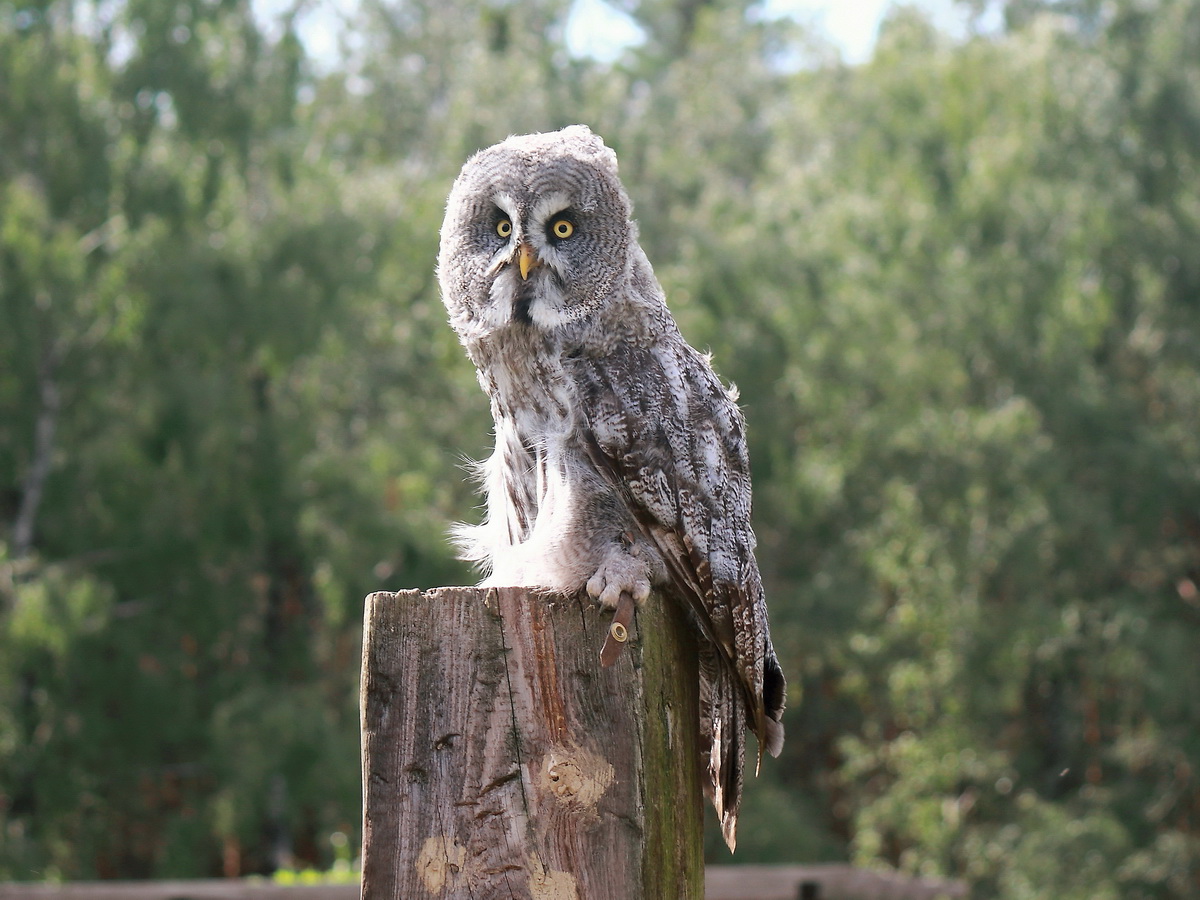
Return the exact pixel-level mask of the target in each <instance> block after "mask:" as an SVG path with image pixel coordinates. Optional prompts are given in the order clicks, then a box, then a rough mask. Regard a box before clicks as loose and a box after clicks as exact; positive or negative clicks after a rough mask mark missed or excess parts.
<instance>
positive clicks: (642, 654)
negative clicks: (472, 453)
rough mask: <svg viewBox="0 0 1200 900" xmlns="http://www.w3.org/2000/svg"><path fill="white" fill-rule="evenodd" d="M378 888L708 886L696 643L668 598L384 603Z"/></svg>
mask: <svg viewBox="0 0 1200 900" xmlns="http://www.w3.org/2000/svg"><path fill="white" fill-rule="evenodd" d="M364 618H365V622H364V633H363V671H362V686H361V708H362V749H363V859H362V896H363V900H393V898H404V900H417V898H426V897H428V898H439V900H442V898H457V897H463V898H466V897H472V898H487V897H505V898H508V897H514V898H529V900H584V898H587V900H638V898H647V900H649V898H655V900H659V898H694V900H701V898H702V897H703V896H704V876H703V855H702V825H703V810H702V806H701V790H702V789H701V784H702V782H701V778H700V776H701V772H700V755H699V749H698V735H697V727H698V726H697V723H698V698H697V672H696V653H695V641H694V638H693V636H692V634H691V631H690V630H689V628H688V627H687V625H686V623H685V622H684V621H683V619H682V616H681V615H680V613H679V612H678V611H677V610H676V609H675V608H674V606H673V604H671V603H669V602H668V601H666V600H664V599H663V598H661V597H659V596H658V595H654V596H652V597H651V598H650V599H649V600H648V601H647V602H646V603H645V604H644V605H642V606H641V607H640V608H639V609H638V611H637V613H636V617H635V619H634V622H633V624H632V625H631V626H630V627H629V629H628V631H629V636H628V640H627V643H626V645H625V649H624V651H623V652H622V653H621V655H620V657H619V658H618V659H617V660H616V661H615V663H613V664H612V665H611V666H610V667H607V668H606V667H602V666H601V662H600V658H599V653H600V648H601V646H602V645H603V644H604V642H605V638H606V637H607V636H608V634H609V624H610V622H611V619H612V614H611V612H605V611H602V610H600V609H599V608H598V607H597V606H596V604H595V603H594V602H593V601H591V600H590V599H581V598H576V597H568V596H563V595H559V594H546V593H543V592H537V591H532V590H529V589H525V588H438V589H434V590H431V591H425V592H421V591H402V592H399V593H386V592H380V593H375V594H372V595H371V596H370V597H368V598H367V607H366V612H365V617H364Z"/></svg>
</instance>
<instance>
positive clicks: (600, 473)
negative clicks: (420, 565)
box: [438, 126, 785, 849]
mask: <svg viewBox="0 0 1200 900" xmlns="http://www.w3.org/2000/svg"><path fill="white" fill-rule="evenodd" d="M631 214H632V210H631V205H630V202H629V198H628V196H627V194H626V193H625V189H624V187H623V186H622V185H621V182H620V180H619V178H618V175H617V160H616V156H615V154H614V153H613V152H612V151H611V150H610V149H609V148H608V147H606V146H605V145H604V143H603V141H601V140H600V138H599V137H597V136H596V135H594V134H592V132H591V131H590V130H588V129H587V128H586V127H584V126H572V127H570V128H566V129H564V130H562V131H559V132H554V133H551V134H537V135H523V136H519V137H512V138H509V139H508V140H506V141H504V142H502V143H500V144H497V145H495V146H493V147H489V148H487V149H486V150H482V151H480V152H479V153H477V154H475V156H473V157H471V159H470V160H468V161H467V163H466V165H465V166H464V167H463V170H462V172H461V174H460V175H459V177H458V179H457V180H456V181H455V183H454V187H453V188H452V190H451V192H450V198H449V200H448V202H447V209H446V219H445V222H444V224H443V226H442V234H441V249H440V252H439V257H438V279H439V283H440V285H441V289H442V298H443V301H444V302H445V304H446V308H447V310H448V312H449V314H450V322H451V324H452V325H453V327H454V329H455V330H456V331H457V332H458V335H459V338H460V339H461V340H462V343H463V346H464V347H465V348H466V351H467V354H468V355H469V356H470V358H471V360H472V362H474V364H475V367H476V370H477V372H478V377H479V383H480V385H481V387H482V388H483V390H484V391H485V392H486V393H487V395H488V397H489V398H490V399H491V406H492V417H493V419H494V420H495V436H496V444H495V450H494V452H493V454H492V456H491V457H490V458H489V459H488V460H487V461H486V462H485V463H483V464H481V477H482V480H483V482H484V488H485V491H486V494H487V515H486V518H485V520H484V522H483V523H482V524H481V525H477V526H459V528H458V529H457V532H456V537H457V540H458V543H459V545H460V548H461V551H462V553H463V555H464V557H466V558H468V559H471V560H474V561H475V562H476V563H478V564H479V565H480V566H481V567H482V568H483V569H484V570H485V572H486V573H487V574H488V577H487V580H486V581H485V584H508V585H523V586H531V587H542V588H549V589H555V590H562V591H568V592H574V591H580V590H584V589H586V590H587V591H588V592H589V593H590V594H592V595H593V596H595V597H597V598H598V600H599V601H600V602H601V603H604V604H606V605H610V606H613V605H615V604H616V601H617V598H618V597H619V595H620V593H621V591H623V590H627V591H629V592H630V593H631V594H633V595H634V597H635V598H636V599H637V600H638V601H639V602H641V601H643V600H644V599H645V598H646V596H647V595H648V594H649V592H650V589H651V586H657V587H661V588H663V589H664V590H665V592H666V593H667V594H668V595H669V596H670V597H672V598H673V599H674V600H675V601H676V602H679V603H681V604H682V605H683V607H684V608H685V609H686V610H687V611H688V612H689V614H690V618H691V620H692V621H693V622H694V623H695V625H696V627H697V629H698V630H699V633H700V639H701V641H700V642H701V654H700V657H701V658H700V698H701V711H700V722H699V723H698V725H699V728H700V736H701V747H702V751H703V753H704V760H703V761H704V764H705V766H706V768H707V772H708V785H707V790H706V793H707V794H708V796H709V798H710V800H711V801H712V803H713V805H714V807H715V808H716V810H717V813H718V815H719V817H720V819H721V826H722V830H723V832H724V835H725V839H726V841H727V843H728V844H729V846H730V848H731V849H732V848H733V846H734V843H735V832H736V826H737V814H738V807H739V804H740V802H741V791H742V771H743V767H744V757H745V732H746V730H747V729H749V730H751V731H753V732H754V733H755V734H756V735H757V737H758V743H759V759H760V760H761V757H762V752H763V750H766V751H767V752H768V753H770V754H771V755H773V756H777V755H778V754H779V752H780V749H781V747H782V745H783V725H782V722H781V719H782V714H783V706H784V692H785V684H784V678H783V673H782V671H781V670H780V667H779V662H778V660H777V658H776V656H775V651H774V648H773V647H772V645H771V638H770V633H769V630H768V625H767V607H766V601H765V598H764V594H763V587H762V579H761V578H760V576H759V571H758V565H757V563H756V561H755V558H754V546H755V539H754V533H753V531H752V530H751V527H750V471H749V461H748V458H747V454H746V442H745V422H744V420H743V417H742V413H741V411H740V410H739V409H738V407H737V403H736V395H734V394H733V393H732V392H730V391H726V390H725V389H724V388H723V386H722V385H721V383H720V381H719V379H718V378H717V376H716V375H715V374H714V372H713V370H712V368H711V366H710V365H709V362H708V360H707V359H706V358H705V357H704V356H702V355H701V354H699V353H697V352H696V351H695V350H694V349H692V348H691V347H690V346H688V344H687V343H686V342H685V341H684V340H683V337H682V336H681V335H680V333H679V329H678V327H677V326H676V324H675V321H674V319H673V318H672V316H671V314H670V312H669V311H668V309H667V306H666V302H665V299H664V297H663V292H662V289H661V288H660V287H659V284H658V281H657V280H656V279H655V277H654V272H653V270H652V269H651V266H650V263H649V261H648V260H647V259H646V256H645V254H644V253H643V252H642V249H641V247H640V246H639V244H638V241H637V228H636V226H635V225H634V223H633V221H632V218H631ZM563 222H566V223H567V225H562V224H561V223H563ZM522 254H524V256H525V261H524V262H525V265H526V266H529V267H531V268H529V269H528V270H527V271H526V272H524V273H523V272H522V271H521V265H522V262H521V257H522Z"/></svg>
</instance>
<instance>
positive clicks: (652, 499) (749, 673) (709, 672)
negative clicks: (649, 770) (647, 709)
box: [576, 340, 784, 849]
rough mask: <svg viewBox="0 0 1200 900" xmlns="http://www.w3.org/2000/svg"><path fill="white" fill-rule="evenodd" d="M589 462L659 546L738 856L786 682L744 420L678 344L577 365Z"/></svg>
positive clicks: (714, 781)
mask: <svg viewBox="0 0 1200 900" xmlns="http://www.w3.org/2000/svg"><path fill="white" fill-rule="evenodd" d="M576 363H577V369H576V378H577V384H578V385H579V388H580V391H581V393H582V399H583V407H584V410H585V415H586V416H587V421H586V422H585V423H583V425H584V431H585V438H584V440H585V445H586V446H587V448H588V456H589V459H590V460H591V462H592V464H593V465H594V466H595V467H596V469H597V471H598V472H600V473H601V474H602V475H603V476H604V477H605V478H606V479H607V480H608V482H609V483H610V484H611V485H612V486H613V487H614V489H615V490H616V492H617V493H618V495H619V496H620V497H621V498H622V499H623V500H624V502H625V504H626V506H627V507H628V508H629V510H630V512H631V513H632V515H633V517H634V518H635V519H636V521H637V522H638V523H639V525H640V527H641V530H642V532H643V534H644V536H645V537H646V538H647V539H648V540H649V541H650V542H651V543H652V544H653V545H654V546H655V547H656V548H657V549H658V551H659V553H660V555H661V556H662V559H663V560H664V562H665V564H666V566H667V570H668V573H669V575H670V579H671V586H672V588H673V589H674V590H673V593H674V594H675V595H676V596H677V597H678V598H679V599H680V600H681V601H682V602H683V603H684V604H685V605H686V606H687V607H688V608H689V609H690V611H691V613H692V618H693V619H694V620H695V621H696V622H697V624H698V625H699V627H700V629H701V631H702V633H703V637H704V640H702V641H701V642H700V643H701V647H700V670H701V671H700V676H701V689H700V704H701V709H700V715H701V742H702V743H701V749H702V751H703V752H704V754H705V759H706V760H707V762H708V770H709V771H708V774H709V784H708V785H707V791H706V792H707V793H708V794H709V797H710V799H711V800H712V802H713V805H714V807H715V808H716V810H717V814H718V815H719V816H720V818H721V825H722V830H723V832H724V834H725V839H726V842H727V843H728V844H729V845H730V848H731V849H732V847H733V844H734V832H735V828H736V824H737V812H738V806H739V804H740V800H741V790H742V768H743V765H744V762H743V761H744V755H745V749H744V744H745V730H746V728H747V727H750V728H752V729H753V730H754V732H755V734H756V735H757V736H758V739H759V758H760V759H761V756H762V751H763V749H766V750H767V751H768V752H770V753H771V754H772V755H775V756H777V755H778V754H779V751H780V748H781V747H782V744H783V726H782V724H781V723H780V718H781V716H782V712H783V692H784V679H783V673H782V671H781V670H780V668H779V663H778V661H777V659H776V657H775V651H774V648H773V647H772V646H771V640H770V636H769V634H768V632H767V612H766V603H765V600H764V597H763V589H762V580H761V578H760V576H759V572H758V566H757V563H756V562H755V559H754V534H753V531H752V530H751V528H750V474H749V463H748V460H747V454H746V446H745V433H744V425H743V420H742V415H741V412H740V410H738V408H737V405H736V404H735V403H734V401H733V399H732V398H731V397H730V396H729V395H728V394H727V393H726V391H725V389H724V388H723V387H722V385H721V383H720V381H719V380H718V379H717V377H716V375H715V374H714V373H713V371H712V369H711V368H710V367H709V365H708V363H707V361H706V360H705V359H704V358H703V357H702V356H700V355H699V354H698V353H697V352H696V351H695V350H693V349H692V348H691V347H689V346H688V345H687V344H685V343H683V342H682V341H681V340H680V341H677V342H671V343H660V344H656V345H653V346H651V347H629V346H627V347H623V348H620V349H618V350H617V351H615V352H614V353H611V354H609V355H606V356H604V357H603V358H600V359H589V358H586V357H584V358H580V359H578V360H576Z"/></svg>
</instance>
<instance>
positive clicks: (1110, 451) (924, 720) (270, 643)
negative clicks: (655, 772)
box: [0, 0, 1200, 898]
mask: <svg viewBox="0 0 1200 900" xmlns="http://www.w3.org/2000/svg"><path fill="white" fill-rule="evenodd" d="M618 6H619V8H621V9H623V10H624V11H626V12H627V13H628V14H630V15H631V16H632V17H633V19H634V20H635V21H636V22H637V23H638V24H639V25H640V27H641V28H642V30H643V32H644V34H645V35H646V37H645V40H644V41H643V42H642V43H641V44H639V45H638V46H635V47H631V48H630V49H629V50H627V51H626V52H625V53H624V54H623V55H622V56H621V57H620V58H619V59H618V60H616V61H615V62H614V63H611V64H608V63H600V62H597V61H595V60H591V59H586V58H575V57H572V56H571V54H570V53H569V52H568V48H567V47H566V45H565V38H564V35H565V23H566V18H567V16H568V14H569V12H570V4H569V3H568V2H566V0H515V2H511V3H502V4H455V3H449V4H447V3H432V2H429V3H426V2H420V0H403V2H400V0H397V2H382V0H370V2H366V3H363V4H361V5H360V7H359V8H358V10H357V12H356V13H354V14H353V15H351V16H350V18H349V19H348V20H347V21H346V22H345V25H344V31H343V33H342V51H341V54H340V56H339V57H338V58H337V59H336V60H322V61H320V62H319V63H318V62H316V61H314V60H311V59H309V58H308V56H307V51H306V49H305V47H304V46H303V44H302V43H301V41H300V39H299V37H298V36H297V27H298V22H299V21H300V19H301V17H302V16H303V14H304V9H305V8H304V7H303V6H302V5H299V4H298V5H295V6H293V7H291V8H289V9H288V10H287V11H285V13H284V14H283V15H282V16H280V17H279V18H278V21H275V22H261V21H260V20H259V19H258V18H256V17H255V16H254V15H253V14H252V11H251V9H250V8H249V6H248V5H247V4H246V3H244V2H237V0H173V2H170V3H163V2H158V0H155V2H149V0H42V2H29V0H7V2H0V96H2V97H3V98H4V105H3V107H0V305H2V307H3V321H4V323H5V325H6V327H5V328H4V329H0V360H2V363H3V364H2V365H0V477H2V478H3V481H2V483H0V522H2V523H3V524H2V525H0V542H2V543H0V833H2V834H3V840H0V877H18V878H40V877H71V878H75V877H95V876H101V877H105V876H118V875H119V876H125V877H131V876H150V875H155V876H168V875H170V876H189V875H212V874H222V873H224V874H239V873H246V872H268V871H271V870H273V869H275V868H278V867H280V866H283V865H297V864H305V865H307V864H311V865H318V866H327V865H329V864H330V863H331V861H332V860H333V858H334V856H335V847H334V843H333V842H334V840H335V838H334V836H335V835H339V834H348V835H349V840H350V843H351V845H353V844H354V843H355V842H356V840H357V834H356V829H357V822H358V815H359V810H358V803H359V798H358V784H357V779H358V755H357V725H356V718H357V709H356V695H355V688H356V677H357V660H358V649H359V648H358V641H359V628H360V625H359V622H360V606H359V604H360V602H361V598H362V597H363V596H364V595H365V594H366V593H368V592H369V591H371V590H375V589H380V588H383V589H397V588H403V587H429V586H433V585H437V584H451V583H459V582H463V581H465V580H468V579H470V578H471V577H472V576H471V575H470V573H469V572H467V571H466V570H465V569H464V568H463V567H462V566H461V565H460V564H459V563H457V562H455V561H454V560H453V559H452V558H451V555H450V551H449V548H448V546H447V545H446V543H445V541H444V539H443V537H442V535H443V534H444V530H445V527H446V525H447V523H449V522H451V521H454V520H456V519H471V518H472V517H473V516H475V515H476V512H475V510H474V505H475V504H476V502H477V500H476V498H475V497H474V494H473V492H472V490H471V487H470V485H469V484H466V483H464V472H463V470H462V467H461V458H462V455H464V454H466V455H473V456H480V455H482V454H483V453H485V452H486V445H487V436H488V435H487V421H488V419H487V411H486V407H485V402H484V397H483V395H482V393H481V392H479V390H478V387H477V385H476V384H475V381H474V375H473V372H472V371H471V368H470V365H469V363H468V362H467V361H466V359H465V357H464V355H463V354H462V353H461V350H460V348H459V347H458V346H457V345H456V342H455V340H454V336H453V333H452V331H451V330H450V329H449V327H448V326H447V325H446V324H445V321H444V311H443V309H442V306H441V303H440V300H439V298H438V296H437V292H436V288H435V281H434V277H433V261H434V257H435V254H436V245H437V229H438V227H439V225H440V221H441V215H442V209H443V204H444V200H445V195H446V192H447V191H448V188H449V184H450V182H451V180H452V178H453V176H454V174H455V173H456V172H457V170H458V168H459V166H460V165H461V163H462V161H463V160H464V159H465V157H466V156H467V155H468V154H469V153H471V152H473V151H474V150H475V149H477V148H479V147H481V146H485V145H488V144H490V143H492V142H494V141H496V140H499V139H502V138H503V137H505V136H506V135H507V134H509V133H514V132H521V131H528V130H546V129H552V128H557V127H560V126H562V125H566V124H569V123H571V122H575V121H583V122H587V123H589V124H590V125H592V127H593V128H595V129H596V130H597V131H599V132H600V133H602V134H603V135H604V136H605V138H606V140H607V141H608V142H609V143H610V145H612V146H613V147H614V148H615V149H616V150H617V152H618V155H619V157H620V159H621V165H622V172H623V177H624V180H625V182H626V184H627V185H628V186H629V188H630V190H631V193H632V194H633V198H634V203H635V210H636V213H637V216H638V218H639V221H640V224H641V231H642V241H643V244H644V245H645V246H646V247H647V250H648V252H649V253H650V255H651V258H652V259H653V261H654V264H655V266H656V269H657V271H658V274H659V277H660V279H661V280H662V282H663V284H664V287H665V288H666V290H667V293H668V297H669V299H670V302H671V304H672V307H673V309H674V310H675V313H676V315H677V317H678V318H679V320H680V323H681V326H682V328H683V330H684V333H685V335H686V336H687V337H688V338H689V340H690V341H691V342H692V343H694V344H697V345H700V346H707V347H709V348H711V349H712V351H713V353H714V355H715V362H716V366H717V368H718V370H719V371H720V372H721V373H722V374H723V376H725V377H726V378H728V379H730V380H732V381H735V382H736V383H737V384H738V385H739V386H740V387H741V389H742V395H743V398H744V403H745V406H746V411H747V416H748V419H749V422H750V439H751V442H752V447H751V457H752V459H753V460H754V476H755V484H756V503H757V505H756V527H757V529H758V532H759V537H760V561H761V563H762V568H763V572H764V576H765V578H766V580H767V583H768V595H769V598H770V603H771V608H772V621H773V626H774V627H773V630H774V632H775V636H776V643H777V645H778V649H779V651H780V655H781V659H782V661H783V663H784V667H785V670H786V671H787V672H788V674H789V676H790V682H791V690H792V696H791V698H790V708H789V712H788V723H787V724H788V733H789V741H788V744H787V746H786V747H785V751H784V756H783V757H782V758H781V760H779V761H778V762H777V764H773V765H770V764H769V765H766V766H764V769H763V775H762V777H761V778H760V779H758V780H757V781H755V782H753V783H752V784H751V785H749V786H748V796H747V800H746V804H745V806H744V814H743V827H742V829H740V834H739V837H740V840H739V853H738V856H737V858H736V860H735V861H739V862H741V861H745V862H750V861H789V862H792V861H801V860H839V859H849V860H853V861H855V862H857V863H861V864H864V865H892V866H896V867H899V868H902V869H905V870H907V871H911V872H917V873H922V874H934V875H948V876H954V877H963V878H967V879H969V880H970V881H971V882H972V884H973V889H974V891H975V893H977V894H978V895H979V896H984V897H987V896H995V897H1004V898H1032V897H1047V898H1050V897H1053V898H1063V897H1076V896H1077V897H1081V898H1082V897H1088V898H1093V897H1121V898H1129V897H1133V898H1137V897H1145V898H1184V897H1188V896H1191V895H1192V894H1194V893H1195V892H1196V890H1197V889H1198V887H1200V838H1198V836H1197V828H1198V820H1197V817H1198V816H1200V784H1198V782H1197V775H1196V772H1197V770H1198V767H1200V738H1198V735H1200V708H1198V707H1197V700H1196V698H1197V697H1200V660H1198V658H1197V656H1196V654H1195V652H1194V649H1193V648H1194V647H1195V646H1197V644H1198V638H1200V634H1198V633H1197V632H1198V631H1200V589H1198V588H1197V583H1198V582H1200V519H1198V518H1197V513H1196V510H1197V509H1198V508H1200V503H1198V502H1197V501H1198V500H1200V451H1197V449H1196V446H1195V440H1194V435H1193V432H1194V427H1193V423H1194V422H1195V421H1197V420H1198V419H1200V378H1198V375H1200V353H1198V351H1197V349H1196V348H1197V347H1198V346H1200V342H1198V340H1197V338H1198V337H1200V321H1198V312H1197V310H1198V309H1200V305H1198V304H1200V257H1198V256H1197V254H1196V253H1195V252H1194V248H1195V247H1196V246H1197V244H1198V238H1200V187H1198V185H1200V181H1198V180H1197V178H1196V173H1197V170H1198V169H1200V159H1198V156H1200V96H1198V94H1197V91H1198V88H1197V85H1200V71H1198V66H1200V4H1197V3H1196V2H1195V0H1156V2H1153V3H1149V4H1147V3H1133V2H1124V0H1121V2H1117V3H1115V4H1091V3H1084V4H1062V3H1041V2H1039V3H1031V2H1024V0H1023V2H1020V3H1017V2H1013V3H1008V4H1004V5H1003V8H1002V10H1001V11H1002V13H1003V15H1002V16H1001V18H1002V19H1003V21H1004V23H1005V24H1004V27H1003V28H1002V29H1001V30H998V31H996V32H994V33H984V34H976V35H973V36H969V37H966V38H962V39H951V38H950V37H948V36H946V35H943V34H940V33H938V31H937V30H936V29H935V28H934V27H933V26H932V25H931V24H930V23H929V22H928V21H927V20H926V19H925V18H924V17H923V16H922V14H921V13H920V12H918V11H916V10H913V9H907V8H903V7H901V8H897V9H894V10H893V11H892V13H891V14H890V15H889V17H888V19H887V21H886V23H885V26H884V28H883V30H882V33H881V35H880V40H879V43H878V46H877V47H876V50H875V52H874V55H873V57H872V58H871V59H870V60H869V61H868V62H866V63H864V64H862V65H856V66H848V65H846V64H844V63H842V62H841V61H840V60H839V59H838V58H837V56H836V53H834V52H833V51H832V50H831V49H830V48H829V47H827V46H823V45H822V44H821V43H820V42H819V41H817V40H815V39H813V38H812V37H811V36H810V35H807V34H806V33H804V32H803V31H802V30H801V29H800V28H799V27H797V26H796V25H795V24H794V23H791V22H790V21H775V20H772V19H771V18H770V17H769V16H768V15H767V14H766V13H765V12H764V9H763V7H762V6H761V5H760V4H754V3H744V2H739V0H730V2H724V0H711V2H701V3H681V2H666V3H661V2H653V3H651V2H646V3H624V2H623V3H621V4H618ZM975 6H976V7H977V11H978V10H980V9H982V6H983V5H981V4H975ZM709 853H710V858H712V859H714V860H721V861H728V857H727V854H725V852H724V851H723V850H722V849H721V848H720V845H719V841H717V840H716V839H715V831H714V840H713V841H712V842H711V846H710V847H709Z"/></svg>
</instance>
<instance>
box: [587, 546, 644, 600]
mask: <svg viewBox="0 0 1200 900" xmlns="http://www.w3.org/2000/svg"><path fill="white" fill-rule="evenodd" d="M622 591H625V592H627V593H629V594H630V596H632V597H633V599H634V600H635V601H636V602H637V603H642V602H643V601H645V599H646V598H647V597H649V596H650V569H649V567H648V566H647V565H646V563H645V561H644V560H642V559H640V558H639V557H638V555H637V553H636V548H635V549H634V550H633V551H632V552H631V551H630V550H626V549H624V548H613V550H612V551H611V552H610V553H609V554H608V556H607V557H605V559H604V562H602V563H601V564H600V568H599V569H597V570H596V574H595V575H593V576H592V577H591V578H589V579H588V583H587V592H588V593H589V594H590V595H591V596H593V597H595V598H596V599H597V600H599V601H600V605H601V606H603V607H606V608H607V609H616V608H617V603H618V602H619V601H620V599H621V592H622Z"/></svg>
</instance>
